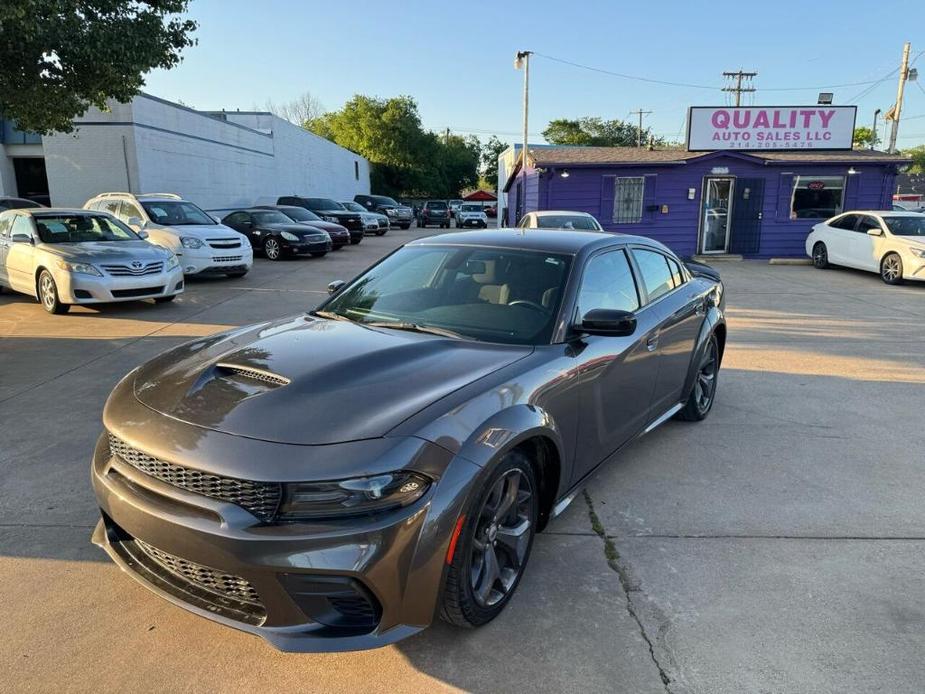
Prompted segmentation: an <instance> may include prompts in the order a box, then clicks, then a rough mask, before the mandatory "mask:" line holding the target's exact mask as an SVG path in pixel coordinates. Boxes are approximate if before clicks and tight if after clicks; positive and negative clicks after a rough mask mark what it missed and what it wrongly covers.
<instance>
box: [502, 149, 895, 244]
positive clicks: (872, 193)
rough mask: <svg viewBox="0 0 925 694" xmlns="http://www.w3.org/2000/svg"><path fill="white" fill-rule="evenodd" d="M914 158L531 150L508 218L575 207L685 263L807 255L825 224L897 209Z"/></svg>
mask: <svg viewBox="0 0 925 694" xmlns="http://www.w3.org/2000/svg"><path fill="white" fill-rule="evenodd" d="M909 161H910V160H909V159H907V158H904V157H902V156H901V155H897V154H886V153H884V152H877V151H873V150H813V149H808V150H807V149H804V150H793V151H772V150H764V151H749V152H745V151H730V150H723V151H707V152H704V151H696V152H695V151H689V150H684V149H654V150H648V149H644V148H636V147H549V148H543V149H536V150H530V152H529V156H528V158H527V171H526V194H524V190H523V187H524V176H523V173H522V172H521V160H518V162H517V164H516V165H515V167H514V170H513V172H512V173H511V175H510V176H509V177H508V180H507V182H506V184H505V188H504V190H505V191H507V192H508V201H509V202H508V205H509V209H508V213H507V219H506V220H505V221H506V223H507V224H509V225H514V224H516V222H517V220H519V219H520V217H521V216H522V215H523V214H525V213H526V212H532V211H535V210H576V211H582V212H588V213H590V214H592V215H594V216H595V217H596V218H597V219H598V220H599V221H600V222H601V224H602V225H603V227H604V228H605V229H606V230H608V231H614V232H624V233H629V234H641V235H643V236H648V237H650V238H653V239H657V240H658V241H661V242H662V243H664V244H665V245H667V246H669V247H670V248H671V249H672V250H674V251H675V252H676V253H678V254H680V255H682V256H691V255H697V254H711V253H714V254H722V253H729V254H741V255H743V256H747V257H755V258H768V257H786V256H803V255H805V250H804V248H803V242H804V240H805V239H806V235H807V234H808V233H809V231H810V228H811V227H812V226H813V224H816V223H817V222H818V221H819V220H821V219H827V218H828V217H831V216H832V215H835V214H838V213H839V212H841V211H843V210H850V209H865V210H888V209H890V207H891V200H892V193H893V189H894V182H895V179H896V175H897V173H898V171H899V169H900V168H902V167H903V166H905V165H907V164H908V163H909ZM515 211H516V212H517V214H516V217H515Z"/></svg>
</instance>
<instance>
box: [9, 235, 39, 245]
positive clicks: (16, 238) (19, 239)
mask: <svg viewBox="0 0 925 694" xmlns="http://www.w3.org/2000/svg"><path fill="white" fill-rule="evenodd" d="M10 241H12V242H13V243H28V244H29V245H32V243H33V242H32V237H31V236H29V234H13V235H12V236H11V237H10Z"/></svg>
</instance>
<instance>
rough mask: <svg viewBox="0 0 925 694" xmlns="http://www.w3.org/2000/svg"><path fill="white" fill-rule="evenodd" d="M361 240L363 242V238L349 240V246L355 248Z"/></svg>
mask: <svg viewBox="0 0 925 694" xmlns="http://www.w3.org/2000/svg"><path fill="white" fill-rule="evenodd" d="M362 240H363V237H362V236H361V237H360V238H358V239H350V244H351V245H353V246H356V245H357V244H358V243H359V242H360V241H362Z"/></svg>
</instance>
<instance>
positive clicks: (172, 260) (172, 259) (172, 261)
mask: <svg viewBox="0 0 925 694" xmlns="http://www.w3.org/2000/svg"><path fill="white" fill-rule="evenodd" d="M179 265H180V259H179V258H177V256H175V255H174V254H173V253H171V254H170V256H169V257H168V258H167V263H166V264H165V265H164V269H165V270H167V271H168V272H169V271H170V270H173V269H174V268H176V267H178V266H179Z"/></svg>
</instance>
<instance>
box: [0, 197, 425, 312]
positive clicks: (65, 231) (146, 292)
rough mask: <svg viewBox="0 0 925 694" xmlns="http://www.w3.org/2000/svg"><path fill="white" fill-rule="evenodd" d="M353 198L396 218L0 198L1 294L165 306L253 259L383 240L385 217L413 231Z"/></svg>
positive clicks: (287, 205) (361, 212)
mask: <svg viewBox="0 0 925 694" xmlns="http://www.w3.org/2000/svg"><path fill="white" fill-rule="evenodd" d="M357 197H358V198H363V199H364V200H366V199H368V200H369V201H370V202H373V203H375V205H376V210H380V209H383V210H392V211H391V212H390V213H388V214H386V213H382V212H379V211H369V210H367V208H366V207H364V205H363V204H361V203H359V202H357V201H355V200H350V201H344V202H342V203H341V202H337V201H334V200H331V199H329V198H309V197H303V196H295V195H286V196H280V197H278V198H276V199H274V200H273V204H260V205H254V206H252V207H247V208H240V209H231V210H226V211H223V213H222V215H221V216H216V215H213V214H210V213H208V212H206V211H205V210H203V209H201V208H200V207H199V206H198V205H196V204H195V203H193V202H191V201H189V200H184V199H183V198H181V197H180V196H178V195H175V194H173V193H149V194H139V195H135V194H132V193H119V192H113V193H101V194H99V195H97V196H95V197H93V198H91V199H90V200H88V201H87V202H86V203H85V204H84V206H83V208H82V209H56V208H48V207H44V206H42V205H40V204H38V203H34V202H32V201H29V200H25V199H19V198H0V290H2V289H3V288H9V289H12V290H13V291H17V292H21V293H24V294H29V295H32V296H35V297H36V298H37V299H38V300H39V301H40V302H41V303H42V306H43V307H44V308H45V309H46V310H47V311H49V312H50V313H65V312H67V311H68V310H69V309H70V307H71V306H72V305H74V304H94V303H108V302H116V301H130V300H138V299H154V300H155V301H156V302H158V303H160V302H167V301H172V300H173V299H174V298H176V296H177V295H178V294H180V293H182V292H183V290H184V286H185V285H184V276H185V275H224V276H226V277H229V278H239V277H243V276H244V275H246V274H247V273H248V272H249V271H250V269H251V267H252V266H253V262H254V253H255V252H256V253H261V254H263V255H264V256H265V257H266V258H267V259H268V260H271V261H276V260H280V259H282V258H284V257H293V256H305V255H309V256H313V257H323V256H324V255H326V254H327V253H329V252H331V251H334V250H339V249H341V248H343V247H345V246H348V245H351V244H354V245H355V244H358V243H360V242H361V241H362V240H363V237H364V236H365V235H366V234H367V233H370V234H376V235H377V236H382V235H383V234H385V233H387V232H388V230H389V228H390V227H391V224H392V221H391V218H394V219H395V220H396V221H395V223H396V224H397V225H398V226H404V228H407V225H410V220H411V210H410V208H402V206H400V205H398V204H397V203H394V201H392V200H391V198H387V199H382V196H357ZM389 201H391V202H392V203H394V204H393V205H391V206H390V205H389ZM402 220H407V221H402Z"/></svg>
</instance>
